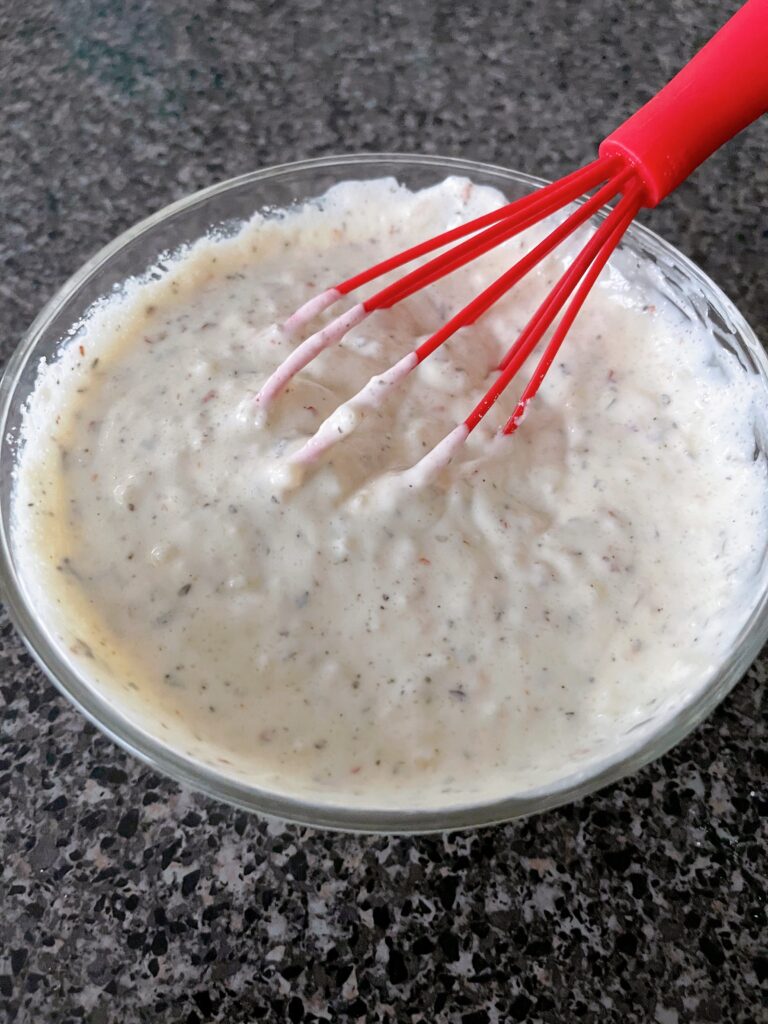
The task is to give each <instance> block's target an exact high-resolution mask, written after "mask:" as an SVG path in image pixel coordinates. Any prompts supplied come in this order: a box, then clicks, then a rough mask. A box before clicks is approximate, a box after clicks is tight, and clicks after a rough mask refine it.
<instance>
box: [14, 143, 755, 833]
mask: <svg viewBox="0 0 768 1024" xmlns="http://www.w3.org/2000/svg"><path fill="white" fill-rule="evenodd" d="M449 174H463V175H466V176H468V177H470V178H471V179H472V180H473V181H475V182H476V183H478V184H482V185H490V186H493V187H495V188H497V189H499V190H500V191H502V192H504V193H505V194H506V195H507V196H509V198H510V199H512V198H516V197H518V196H520V195H523V194H525V193H527V192H530V191H531V190H532V189H535V188H537V187H540V186H541V185H543V184H545V182H544V181H543V180H542V179H540V178H534V177H531V176H530V175H527V174H521V173H519V172H517V171H510V170H506V169H504V168H501V167H494V166H490V165H488V164H479V163H474V162H472V161H469V160H459V159H449V158H445V157H437V156H398V155H388V154H363V155H358V156H346V157H323V158H320V159H316V160H305V161H302V162H299V163H293V164H284V165H282V166H279V167H271V168H268V169H266V170H262V171H255V172H253V173H252V174H245V175H243V176H241V177H239V178H233V179H232V180H230V181H225V182H223V183H222V184H219V185H214V186H212V187H211V188H208V189H205V190H203V191H202V192H198V193H196V194H195V195H192V196H189V197H188V198H186V199H182V200H180V201H179V202H177V203H173V204H172V205H170V206H168V207H166V208H165V209H164V210H161V211H160V212H159V213H156V214H154V215H153V216H151V217H148V218H147V219H146V220H143V221H142V222H141V223H139V224H137V225H136V226H135V227H133V228H131V229H130V230H128V231H126V232H125V233H124V234H122V235H121V236H120V237H119V238H117V239H116V240H115V241H114V242H112V243H111V244H110V245H107V246H106V247H105V248H103V249H102V250H101V251H100V252H98V253H97V254H96V255H95V256H93V258H92V259H90V260H89V261H88V262H87V263H86V264H85V266H83V267H82V268H81V269H80V270H79V271H78V272H77V273H76V274H75V275H74V276H73V277H71V278H70V279H69V281H67V282H66V284H64V285H63V287H62V288H61V289H60V290H59V291H58V293H57V294H56V295H55V296H54V297H53V298H52V299H51V301H50V302H49V303H48V304H47V305H46V306H45V308H44V309H43V310H42V312H41V313H40V315H39V316H38V318H37V319H36V320H35V322H34V323H33V324H32V326H31V327H30V329H29V331H28V332H27V334H26V335H25V337H24V338H23V339H22V340H21V343H20V344H19V346H18V348H17V349H16V351H15V353H14V354H13V356H12V358H11V360H10V362H9V364H8V366H7V368H6V371H5V374H4V376H3V379H2V384H0V417H1V418H2V452H1V453H0V582H1V583H2V588H3V595H2V596H3V599H4V600H5V603H6V605H7V608H8V611H9V613H10V616H11V618H12V619H13V622H14V623H15V625H16V628H17V629H18V631H19V633H20V634H21V636H22V638H23V640H24V642H25V644H26V645H27V647H28V648H29V650H30V651H31V653H32V655H33V656H34V658H35V659H36V660H37V662H38V664H39V665H40V666H41V668H42V669H43V671H44V672H45V673H46V675H47V676H48V677H49V678H50V679H51V681H52V682H53V683H54V684H55V685H56V686H57V687H58V689H59V690H60V691H61V692H62V693H63V694H64V695H65V696H66V697H67V698H68V699H69V700H71V701H72V703H73V704H74V705H75V706H76V707H78V708H79V709H80V711H81V712H82V713H83V714H84V715H85V716H86V717H87V718H89V719H90V720H91V721H92V722H93V723H94V724H95V725H96V726H97V727H98V728H99V729H100V730H101V731H102V732H103V733H105V734H106V735H107V736H109V737H110V738H111V739H113V740H114V741H115V742H116V743H118V744H120V745H121V746H122V747H124V748H125V749H126V750H128V751H130V752H131V753H132V754H134V755H135V756H137V757H139V758H141V759H142V760H143V761H145V762H146V763H147V764H149V765H151V766H152V768H154V769H156V770H157V771H159V772H161V773H163V774H165V775H168V776H170V777H171V778H174V779H176V780H178V781H179V782H182V783H185V784H187V785H189V786H191V787H192V788H194V789H197V790H201V791H203V792H205V793H207V794H209V795H210V796H213V797H216V798H217V799H220V800H224V801H226V802H228V803H230V804H234V805H235V806H238V807H242V808H245V809H246V810H249V811H256V812H260V813H262V814H266V815H271V816H275V817H279V818H282V819H287V820H291V821H296V822H300V823H303V824H310V825H317V826H322V827H327V828H336V829H345V830H350V831H363V832H401V833H402V832H428V831H437V830H444V829H455V828H464V827H468V826H478V825H483V824H490V823H493V822H500V821H505V820H509V819H511V818H515V817H518V816H521V815H527V814H533V813H536V812H539V811H543V810H545V809H546V808H549V807H554V806H556V805H558V804H562V803H565V802H567V801H570V800H574V799H576V798H578V797H582V796H584V795H585V794H587V793H591V792H593V791H594V790H596V789H598V788H600V787H601V786H605V785H606V784H608V783H611V782H614V781H615V780H616V779H619V778H621V776H623V775H626V774H628V773H629V772H632V771H635V770H636V769H638V768H639V767H640V766H641V765H643V764H645V763H646V762H648V761H650V760H652V759H653V758H656V757H658V756H660V755H661V754H663V753H664V752H665V751H666V750H668V749H669V748H670V747H671V746H672V745H673V744H675V743H677V742H678V740H680V739H682V737H684V736H685V735H686V734H687V733H688V732H689V731H690V730H691V729H693V728H694V726H695V725H696V724H697V723H698V722H700V721H701V720H702V719H703V718H704V717H705V715H707V714H708V713H709V712H710V711H711V710H712V709H713V708H714V707H715V706H716V705H717V704H718V703H719V702H720V701H721V700H722V699H723V697H725V695H726V694H727V693H728V692H729V690H730V689H731V688H732V687H733V686H734V685H735V683H736V682H737V681H738V680H739V679H740V678H741V676H742V675H743V673H744V672H745V671H746V669H747V668H748V666H749V665H750V663H751V662H752V661H753V659H754V658H755V657H756V655H757V654H758V652H759V651H760V649H761V647H762V645H763V643H764V641H765V639H766V637H767V636H768V615H767V614H766V604H767V603H768V572H767V571H766V568H767V561H766V558H765V557H764V558H763V560H762V564H761V566H760V570H759V572H758V581H757V584H756V592H755V604H754V607H753V610H752V612H751V614H750V615H749V618H748V620H747V621H746V622H745V623H744V625H743V627H742V629H741V630H740V632H739V634H738V636H736V637H735V639H734V642H733V644H732V646H731V648H730V650H729V651H728V653H727V656H726V657H725V658H724V659H723V661H722V663H721V664H720V665H719V667H718V670H717V671H716V672H715V673H714V674H713V675H712V677H711V678H709V679H706V680H702V685H701V687H700V688H699V689H698V690H697V691H696V692H695V694H694V696H693V697H692V699H690V700H689V701H688V702H687V703H686V704H684V705H683V706H682V707H680V708H678V709H677V710H676V711H675V712H674V713H673V714H671V715H667V716H666V717H663V716H661V715H660V716H659V720H658V721H657V722H655V723H653V724H652V727H651V728H649V729H648V728H647V729H646V730H645V731H644V732H642V734H638V733H635V734H628V735H627V738H626V745H625V747H624V748H623V749H622V750H621V751H620V752H619V753H618V754H616V755H614V756H612V757H610V758H609V759H606V760H603V761H599V762H598V763H593V764H592V765H590V766H589V768H588V769H587V770H582V771H580V772H578V773H576V774H569V775H564V776H563V777H562V778H560V779H558V780H557V781H556V783H554V784H551V785H548V786H546V787H542V788H539V789H533V790H527V791H526V792H522V793H510V794H509V796H507V797H505V798H504V799H500V800H493V801H490V802H488V801H486V802H473V803H467V804H462V805H460V806H455V805H454V806H449V807H441V808H437V809H434V810H429V809H427V810H424V809H418V810H414V809H409V808H407V807H403V808H401V809H394V810H393V809H382V808H375V807H371V808H360V807H345V806H343V805H332V804H327V803H319V802H312V801H306V800H300V799H295V798H289V797H285V796H283V795H281V794H277V793H272V792H269V791H266V790H264V789H260V788H258V787H255V786H252V785H249V784H247V783H244V782H242V781H239V780H237V779H233V778H229V777H227V776H226V775H224V774H222V773H221V772H219V771H217V770H215V769H214V768H212V767H209V766H208V765H205V764H202V763H201V762H198V761H195V760H193V759H191V758H189V757H187V756H185V755H183V754H181V753H180V752H179V751H178V750H174V749H172V748H171V747H170V746H168V745H167V744H166V743H164V742H163V741H162V739H161V738H160V737H159V736H157V735H153V734H151V733H150V732H149V731H147V729H146V728H145V727H139V726H137V725H136V724H134V722H132V721H130V720H129V719H128V717H126V715H125V714H123V712H122V711H121V709H120V708H119V707H117V706H115V704H114V703H112V702H111V701H109V700H107V699H106V697H105V695H104V694H101V693H99V692H97V691H96V690H95V689H93V688H92V687H91V686H90V685H89V683H88V681H87V680H86V679H85V678H84V677H83V676H82V675H81V674H79V673H78V671H77V670H76V669H74V668H73V666H72V664H71V663H70V662H69V661H68V660H67V658H66V657H65V655H64V652H63V651H62V650H60V649H59V648H58V647H57V644H56V642H55V640H54V639H53V637H52V635H51V633H50V632H49V631H48V630H47V629H46V624H45V623H44V622H43V621H41V619H40V617H39V616H38V614H37V613H36V610H35V608H34V606H33V602H32V601H31V600H30V598H29V596H28V595H27V594H26V593H25V590H24V587H23V586H22V584H21V581H20V578H19V573H18V570H17V565H16V562H15V558H14V550H13V545H12V539H11V531H10V513H11V500H12V485H13V471H14V466H15V463H16V459H17V455H18V450H19V442H18V438H19V428H20V423H21V414H22V410H23V407H24V403H25V402H26V400H27V398H28V396H29V395H30V393H31V391H32V389H33V387H34V383H35V377H36V372H37V366H38V363H39V360H40V359H41V358H43V357H44V358H48V359H50V358H52V357H53V356H54V355H55V353H56V351H57V349H58V347H59V345H60V343H61V341H62V339H64V338H66V336H67V334H68V332H69V330H70V328H71V327H72V325H73V324H76V323H77V322H78V321H79V320H80V319H81V318H82V316H83V315H84V313H85V312H86V310H88V308H89V307H90V306H91V305H92V304H93V303H94V302H95V301H96V300H97V299H99V298H101V297H103V296H105V295H108V294H109V293H110V292H111V291H112V290H113V289H114V288H116V287H118V286H119V285H120V284H121V282H123V281H124V280H125V279H126V278H129V277H132V276H135V275H140V274H142V273H143V272H144V271H146V270H147V269H148V268H150V267H151V266H153V265H155V264H156V263H157V262H158V259H159V258H161V257H162V255H163V254H167V253H169V252H172V251H174V250H175V249H177V248H178V247H179V246H181V245H183V244H184V243H187V242H192V241H194V240H196V239H198V238H199V237H200V236H202V235H204V234H205V233H206V232H208V231H209V230H210V229H212V228H217V229H220V228H224V229H225V230H226V229H227V228H231V227H232V226H234V225H236V224H237V223H239V222H241V221H243V220H245V219H247V218H248V217H250V216H251V215H252V214H253V213H254V212H255V211H257V210H265V209H270V208H277V209H280V208H284V207H287V206H291V205H292V204H294V203H296V202H301V201H303V200H305V199H308V198H311V197H315V196H318V195H320V194H322V193H323V192H325V191H326V189H328V188H329V187H330V186H331V185H333V184H335V183H336V182H338V181H340V180H343V179H348V178H357V179H363V178H377V177H381V176H384V175H392V176H394V177H396V178H397V179H398V180H399V181H401V182H402V183H403V184H405V185H407V186H408V187H410V188H412V189H415V188H423V187H425V186H428V185H432V184H435V183H437V182H438V181H441V180H442V179H443V178H444V177H446V176H447V175H449ZM622 248H623V250H624V251H625V252H627V251H628V252H629V253H631V254H636V255H637V256H639V257H641V258H642V259H645V260H650V261H652V262H653V263H654V264H655V265H656V267H657V268H658V271H659V273H660V275H661V280H663V291H664V293H665V294H666V295H667V297H668V298H669V299H670V300H671V301H673V302H674V303H675V304H676V305H677V306H678V307H679V308H680V309H681V311H683V313H684V314H685V316H687V317H690V318H693V319H698V320H700V321H701V322H704V323H705V324H706V325H707V326H708V328H709V329H710V330H711V331H712V332H713V333H714V334H715V336H716V337H717V339H718V341H719V342H720V343H721V344H722V345H723V346H724V347H726V348H727V349H728V350H729V351H730V352H732V353H733V354H734V355H735V356H736V357H737V359H738V361H739V363H740V364H741V366H742V368H743V370H744V372H745V373H749V374H754V375H756V376H757V377H758V379H759V381H760V382H761V385H762V387H763V388H764V389H765V392H766V406H767V407H768V361H767V360H766V356H765V354H764V352H763V350H762V348H761V346H760V344H759V342H758V341H757V339H756V337H755V335H754V334H753V332H752V330H751V329H750V327H749V326H748V324H747V323H746V322H745V321H744V319H743V317H742V316H741V315H740V313H739V312H738V310H737V309H736V308H735V307H734V305H733V304H732V303H731V302H730V300H729V299H728V298H727V297H726V296H725V295H724V294H723V293H722V292H721V291H720V289H719V288H718V287H717V286H716V285H715V284H713V282H712V281H710V280H709V278H708V277H706V276H705V275H704V274H703V273H702V272H701V270H699V269H698V268H697V267H696V266H695V265H694V264H693V263H691V262H690V260H688V259H687V258H686V257H685V256H683V255H682V254H681V253H679V252H678V251H677V250H676V249H674V248H673V247H672V246H670V245H668V244H667V243H666V242H665V241H663V240H662V239H661V238H659V237H658V236H656V235H655V234H653V232H651V231H648V230H647V229H646V228H643V227H639V226H633V227H632V228H631V229H630V230H629V232H628V234H627V236H626V239H625V241H624V242H623V245H622ZM756 444H757V446H758V449H759V450H760V451H764V450H765V443H764V439H763V438H762V437H761V436H758V437H757V438H756Z"/></svg>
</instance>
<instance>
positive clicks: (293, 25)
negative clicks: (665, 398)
mask: <svg viewBox="0 0 768 1024" xmlns="http://www.w3.org/2000/svg"><path fill="white" fill-rule="evenodd" d="M735 6H736V5H735V3H733V2H728V3H719V2H715V0H672V2H669V0H645V2H643V3H640V2H637V0H625V2H623V3H618V2H607V0H605V2H601V0H582V2H579V3H576V2H568V0H539V2H534V0H515V2H508V3H507V4H499V3H497V2H492V0H468V2H465V3H456V2H451V0H433V2H431V3H429V2H424V0H410V2H407V0H381V2H374V0H360V2H357V3H353V2H349V3H339V2H337V0H324V2H323V0H288V2H279V0H274V2H248V0H227V2H214V0H156V2H152V0H111V2H110V0H57V2H55V3H44V2H42V0H24V2H23V3H13V2H12V0H2V2H0V126H1V128H0V131H1V133H2V134H1V135H0V137H1V138H2V140H3V146H2V160H0V203H1V208H2V211H3V217H2V225H1V227H0V231H1V234H0V250H1V258H2V264H3V271H2V274H0V317H1V318H2V335H1V338H2V346H3V356H4V357H7V355H8V353H9V352H10V351H11V349H12V347H13V346H14V345H15V344H16V341H17V339H18V337H19V335H20V333H21V332H22V331H23V329H24V328H25V327H26V325H27V324H28V323H29V322H30V320H31V319H32V317H33V316H34V314H35V312H36V311H37V310H38V309H39V307H40V306H41V304H42V303H43V301H44V300H45V299H46V298H47V297H48V296H49V295H50V294H51V293H52V291H53V290H54V289H55V288H56V287H57V286H58V285H59V284H60V283H61V282H62V281H63V280H64V278H65V277H66V276H67V275H68V274H69V273H70V272H71V271H73V270H74V269H75V268H76V267H77V266H78V265H79V264H80V263H81V262H82V261H83V259H84V258H85V257H87V256H88V255H89V254H90V253H91V252H93V251H94V250H95V249H96V248H97V247H99V246H100V245H102V244H103V243H104V242H106V241H108V240H109V239H110V238H112V237H113V236H114V235H115V234H116V233H118V232H120V231H122V230H123V229H124V228H126V227H127V226H128V225H130V224H131V223H132V222H134V221H135V220H137V219H138V218H140V217H142V216H144V215H145V214H147V213H148V212H150V211H152V210H154V209H156V208H158V207H159V206H161V205H163V204H165V203H167V202H168V201H169V200H172V199H175V198H177V197H180V196H182V195H184V194H185V193H187V192H189V191H191V190H193V189H196V188H199V187H201V186H204V185H208V184H210V183H212V182H214V181H218V180H220V179H223V178H227V177H229V176H231V175H234V174H238V173H240V172H243V171H247V170H249V169H251V168H254V167H258V166H262V165H266V164H272V163H278V162H281V161H284V160H290V159H293V158H299V157H303V156H311V155H317V154H323V153H331V152H339V151H352V150H399V151H419V150H421V151H428V152H441V153H446V154H453V155H465V156H471V157H476V158H479V159H485V160H490V161H496V162H499V163H505V164H511V165H516V166H519V167H521V168H523V169H525V170H528V171H531V172H539V173H542V174H544V175H547V176H555V175H557V174H559V173H561V172H564V171H565V170H567V169H569V168H571V167H573V166H575V165H576V164H578V163H580V162H583V161H584V160H586V159H588V158H590V157H591V155H592V153H593V146H594V143H595V141H596V140H598V139H599V138H601V137H602V135H603V134H605V133H606V132H607V131H608V130H609V129H610V128H611V127H612V126H613V125H614V124H615V123H617V122H618V121H619V120H620V119H621V118H622V116H624V115H625V114H626V113H627V112H628V111H629V110H630V109H631V108H632V107H633V106H634V105H636V104H638V103H639V102H641V101H642V100H644V99H645V98H647V96H648V95H649V93H650V91H651V90H652V89H653V88H654V87H656V86H657V85H658V84H659V83H661V82H662V81H663V80H664V79H666V77H668V76H669V75H670V74H671V73H672V72H673V71H674V70H675V69H676V67H677V66H678V65H679V64H680V62H681V60H682V59H683V58H684V56H685V55H686V54H689V53H691V52H692V51H693V50H694V48H695V47H696V46H697V45H698V44H699V43H701V42H702V41H703V40H704V39H705V37H706V36H707V35H708V34H709V32H710V31H711V30H712V29H713V28H714V26H715V24H716V23H717V21H718V19H721V18H722V17H724V15H725V13H726V12H730V11H732V10H733V9H734V8H735ZM587 52H588V53H589V54H590V55H591V56H590V58H589V59H588V60H587V59H585V56H584V55H585V53H587ZM767 156H768V120H766V121H764V122H763V123H761V124H759V125H756V126H754V127H753V128H752V130H750V131H749V132H748V133H746V134H745V135H743V137H741V138H739V139H738V140H736V141H735V142H734V143H733V144H732V145H730V146H729V147H728V148H727V149H726V150H724V151H723V152H721V153H720V154H718V155H716V156H715V157H714V158H713V159H712V160H711V162H710V163H709V164H708V165H707V166H706V167H704V168H702V169H701V171H700V172H699V173H698V174H697V175H696V176H695V178H694V179H693V181H691V182H690V183H688V184H686V185H685V186H683V187H682V188H681V189H680V190H679V191H678V192H677V193H676V194H675V195H674V196H672V197H671V198H670V199H669V201H668V202H667V203H666V204H665V206H664V208H663V209H661V210H659V211H656V212H654V213H653V214H652V215H645V216H644V217H643V219H644V220H645V221H646V223H649V224H650V225H651V226H653V227H656V228H657V229H659V230H661V231H662V232H663V233H664V234H666V235H667V236H668V237H669V238H670V239H671V240H672V241H673V242H675V243H676V244H678V245H679V246H680V247H681V248H682V249H683V250H684V251H685V252H687V253H688V254H689V255H690V256H692V257H693V258H694V259H695V260H696V261H698V262H699V263H700V264H701V265H702V266H703V267H704V268H705V269H706V270H707V271H708V272H709V273H710V274H711V275H712V276H713V277H714V278H715V279H716V280H717V281H718V282H719V283H720V284H721V285H722V286H723V288H724V289H725V290H726V291H727V292H728V293H729V294H730V295H731V296H732V297H733V298H734V299H735V300H736V301H737V302H738V303H739V305H740V306H741V308H742V310H743V311H744V313H745V314H746V315H747V317H748V318H749V319H750V320H751V321H752V322H753V323H754V324H756V326H757V327H758V329H761V330H762V332H763V339H764V340H768V337H767V336H766V313H767V312H768V275H766V274H765V271H764V268H765V265H766V261H767V259H768V230H766V228H767V226H768V221H767V220H766V214H765V210H766V205H767V204H768V174H766V157H767ZM767 669H768V661H766V660H765V659H763V660H761V661H758V663H757V664H756V665H755V666H754V667H753V668H752V669H751V670H750V672H749V673H748V675H747V678H746V679H745V680H744V681H743V682H742V683H741V685H740V686H739V687H737V689H736V690H735V691H734V693H733V694H732V695H731V696H730V697H729V698H728V699H727V700H726V701H725V702H724V704H723V705H722V706H721V707H720V709H719V710H718V711H717V712H716V713H715V714H714V715H713V716H712V717H711V719H710V720H709V721H708V722H707V723H706V724H704V725H703V726H702V727H700V728H699V729H697V730H696V731H695V733H694V734H693V735H692V736H690V737H689V738H688V739H687V740H686V741H685V742H684V743H682V744H681V745H680V746H679V747H677V748H676V749H675V750H674V751H673V752H672V753H670V754H669V755H667V756H665V757H663V758H662V759H661V760H660V761H658V762H657V763H655V764H653V765H651V766H649V767H648V768H646V769H645V770H644V771H642V772H640V773H639V774H638V775H636V776H634V777H632V778H629V779H626V780H624V781H623V782H621V783H619V784H618V785H614V786H612V787H610V788H609V789H606V790H604V791H603V792H601V793H599V794H597V795H596V796H593V797H591V798H589V799H585V800H582V801H580V802H579V803H578V804H575V805H572V806H569V807H565V808H563V809H562V810H559V811H554V812H551V813H548V814H545V815H543V816H541V817H539V818H535V819H531V820H528V821H522V822H517V823H513V824H510V825H507V826H504V827H497V828H491V829H484V830H480V831H478V832H476V833H464V834H453V835H446V836H438V837H429V838H359V837H358V838H355V837H349V836H340V835H332V834H324V833H321V832H317V831H312V830H309V829H304V828H298V827H293V826H285V825H279V824H275V823H266V822H264V821H260V820H258V819H257V818H255V817H249V816H247V815H245V814H243V813H240V812H237V811H234V810H232V809H230V808H228V807H226V806H221V805H218V804H216V803H215V802H213V801H211V800H207V799H203V798H201V797H199V796H196V795H195V794H194V793H192V792H190V791H188V790H186V789H183V788H181V787H179V786H178V785H176V784H173V783H170V782H168V781H166V780H164V779H163V778H160V777H159V776H157V775H156V774H154V773H153V772H151V771H149V770H147V769H145V768H144V767H142V766H141V765H140V764H139V763H137V762H136V761H135V760H134V759H132V758H131V757H129V756H127V755H126V754H124V753H123V752H122V751H121V750H119V749H118V748H116V747H115V746H114V745H113V744H112V743H110V742H109V741H107V740H106V739H104V738H103V737H102V736H100V734H99V733H97V732H96V731H95V730H94V729H93V728H92V727H90V726H89V725H87V724H86V723H85V722H84V720H83V719H82V718H81V717H80V716H79V715H78V714H76V713H75V712H74V711H73V710H72V709H71V708H70V707H69V705H68V704H67V702H66V701H65V700H64V699H63V698H62V697H60V696H59V695H58V694H57V692H56V691H55V690H54V689H53V688H52V687H51V686H50V685H49V684H47V683H46V682H45V680H44V679H43V677H42V676H41V674H40V672H39V671H38V670H37V669H36V668H35V667H34V665H33V664H32V662H31V660H30V658H29V656H28V655H27V654H26V652H25V650H24V648H23V647H22V645H21V643H20V641H19V639H18V637H17V635H16V633H15V632H14V630H13V628H12V627H11V625H10V624H9V623H8V621H7V619H6V618H3V619H2V620H0V729H1V735H2V746H1V747H0V843H1V844H2V858H1V863H0V1019H2V1020H3V1021H5V1020H8V1021H9V1022H10V1021H15V1022H20V1024H26V1022H34V1024H43V1022H46V1024H47V1022H57V1024H59V1022H61V1024H65V1022H66V1024H69V1022H74V1021H88V1022H91V1024H109V1022H112V1021H115V1022H117V1021H119V1022H121V1024H135V1022H149V1021H180V1022H186V1024H197V1022H201V1021H225V1022H228V1024H237V1022H251V1021H255V1020H270V1021H290V1022H299V1021H307V1022H309V1021H317V1020H323V1021H326V1020H327V1021H337V1020H338V1021H346V1020H365V1021H371V1022H376V1021H390V1022H392V1021H407V1022H414V1024H415V1022H419V1021H423V1022H443V1021H446V1022H457V1024H498V1022H507V1021H518V1020H520V1021H522V1020H530V1021H547V1022H558V1024H562V1022H566V1024H569V1022H571V1021H601V1022H602V1021H605V1022H613V1021H623V1022H632V1021H643V1022H645V1021H649V1022H656V1024H684V1022H698V1021H713V1022H715V1021H724V1022H737V1021H739V1022H756V1021H760V1020H766V1019H768V1018H767V1017H766V1012H765V1006H766V1003H765V994H766V988H765V986H766V981H767V978H766V975H767V974H768V957H767V955H766V937H767V930H766V907H765V899H766V895H765V894H766V878H765V876H766V813H767V812H768V801H767V799H766V765H767V764H768V748H767V747H766V731H765V730H766V696H765V695H766V670H767Z"/></svg>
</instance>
